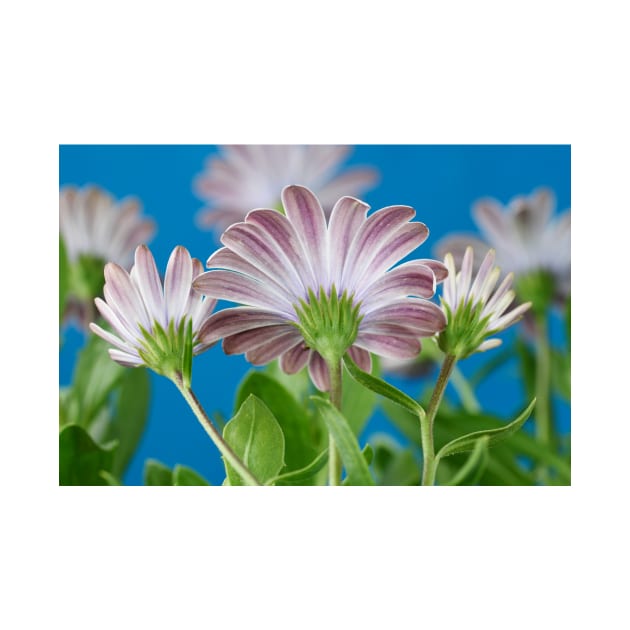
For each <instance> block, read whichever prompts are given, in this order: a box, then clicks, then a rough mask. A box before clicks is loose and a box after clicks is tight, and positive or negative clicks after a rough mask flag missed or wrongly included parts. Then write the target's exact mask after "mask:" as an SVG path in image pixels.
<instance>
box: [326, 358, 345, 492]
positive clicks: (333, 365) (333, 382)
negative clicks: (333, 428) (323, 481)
mask: <svg viewBox="0 0 630 630" xmlns="http://www.w3.org/2000/svg"><path fill="white" fill-rule="evenodd" d="M328 371H329V373H330V402H331V403H332V404H333V405H334V406H335V407H336V408H337V409H339V411H341V394H342V392H341V360H338V361H329V362H328ZM328 483H329V485H331V486H338V485H339V484H340V483H341V458H340V457H339V453H338V451H337V446H336V444H335V440H334V438H333V436H332V434H330V433H329V435H328Z"/></svg>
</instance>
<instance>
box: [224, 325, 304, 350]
mask: <svg viewBox="0 0 630 630" xmlns="http://www.w3.org/2000/svg"><path fill="white" fill-rule="evenodd" d="M289 333H290V334H291V337H292V338H293V339H294V343H295V342H297V341H299V339H300V335H299V333H298V332H297V330H296V329H295V328H294V327H292V326H289V325H288V324H280V325H273V326H260V327H258V328H252V329H250V330H245V331H243V332H240V333H235V334H233V335H230V336H229V337H225V339H224V340H223V349H224V350H225V353H226V354H243V353H245V352H249V351H250V350H253V349H255V348H258V346H262V345H266V344H268V343H269V342H270V341H274V340H276V339H279V338H284V337H286V336H288V335H289Z"/></svg>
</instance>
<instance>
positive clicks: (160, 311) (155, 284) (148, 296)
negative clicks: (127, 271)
mask: <svg viewBox="0 0 630 630" xmlns="http://www.w3.org/2000/svg"><path fill="white" fill-rule="evenodd" d="M131 272H132V274H133V277H134V278H135V280H136V286H137V287H138V291H139V292H140V295H141V296H142V299H143V301H144V303H145V304H146V306H147V310H148V312H149V317H150V318H151V320H152V321H153V320H156V321H157V322H158V323H159V324H160V325H161V326H162V328H166V326H167V319H166V308H165V304H164V293H163V291H162V281H161V280H160V274H159V273H158V270H157V267H156V265H155V259H154V258H153V254H151V252H150V251H149V248H148V247H147V246H146V245H140V246H139V247H137V248H136V253H135V265H134V267H133V269H132V270H131Z"/></svg>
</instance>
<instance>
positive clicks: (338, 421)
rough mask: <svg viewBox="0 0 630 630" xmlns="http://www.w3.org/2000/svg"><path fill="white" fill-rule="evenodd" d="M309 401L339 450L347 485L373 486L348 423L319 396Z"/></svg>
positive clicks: (328, 402)
mask: <svg viewBox="0 0 630 630" xmlns="http://www.w3.org/2000/svg"><path fill="white" fill-rule="evenodd" d="M311 400H312V401H313V403H314V404H315V406H316V408H317V410H318V411H319V413H320V415H321V417H322V419H323V420H324V422H325V423H326V426H327V427H328V431H329V433H330V434H331V435H332V437H333V440H334V441H335V444H336V446H337V449H338V450H339V454H340V456H341V460H342V462H343V464H344V466H345V469H346V473H347V476H348V485H352V486H373V485H374V480H373V479H372V475H371V474H370V470H369V468H368V465H367V462H366V460H365V456H364V454H363V453H362V452H361V449H360V448H359V443H358V442H357V439H356V437H355V435H354V433H353V431H352V429H351V428H350V425H349V424H348V421H347V420H346V419H345V418H344V417H343V415H342V414H341V412H340V411H339V410H338V409H337V408H336V407H335V406H334V405H333V404H332V403H331V402H330V401H329V400H326V399H325V398H321V397H320V396H311Z"/></svg>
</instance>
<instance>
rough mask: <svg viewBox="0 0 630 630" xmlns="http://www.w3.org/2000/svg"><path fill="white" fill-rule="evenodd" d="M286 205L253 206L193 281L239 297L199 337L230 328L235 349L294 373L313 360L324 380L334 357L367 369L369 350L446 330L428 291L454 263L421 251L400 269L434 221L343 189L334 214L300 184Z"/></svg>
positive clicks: (397, 353)
mask: <svg viewBox="0 0 630 630" xmlns="http://www.w3.org/2000/svg"><path fill="white" fill-rule="evenodd" d="M282 203H283V205H284V210H285V213H286V215H285V214H282V213H280V212H277V211H276V210H272V209H257V210H252V211H251V212H249V214H248V215H247V216H246V217H245V220H244V221H243V222H240V223H236V224H234V225H232V226H231V227H229V228H228V229H227V230H226V231H225V233H224V234H223V235H222V237H221V242H222V243H223V245H224V246H225V247H223V248H221V249H219V250H218V251H217V252H215V253H214V254H213V255H212V256H210V258H209V259H208V262H207V266H208V268H209V269H210V271H207V272H206V273H204V274H202V275H201V276H199V277H198V278H197V279H196V280H195V281H194V283H193V286H194V287H195V288H196V289H197V290H198V291H199V292H201V293H203V294H205V295H207V296H208V297H212V298H216V299H225V300H229V301H232V302H236V303H239V304H241V305H242V306H237V307H234V308H228V309H226V310H222V311H219V312H217V313H215V314H214V315H213V316H212V317H211V318H210V319H209V320H208V321H207V322H206V324H205V325H204V326H203V327H202V329H201V330H200V333H199V336H200V338H201V340H202V341H203V342H205V343H207V344H211V343H214V342H215V341H217V340H218V339H221V338H223V348H224V351H225V352H226V353H227V354H241V353H245V356H246V358H247V360H248V361H249V362H250V363H252V364H254V365H264V364H265V363H268V362H269V361H272V360H273V359H276V358H278V357H280V367H281V368H282V369H283V370H284V371H285V372H286V373H288V374H293V373H296V372H298V371H299V370H300V369H302V368H303V367H304V366H305V365H308V369H309V373H310V375H311V378H312V380H313V382H314V383H315V385H316V386H317V387H318V388H319V389H320V390H322V391H326V390H328V389H329V387H330V375H329V371H328V367H327V365H328V362H330V361H333V360H334V361H337V360H340V359H341V358H342V356H343V355H344V354H345V352H348V353H349V354H350V356H351V357H352V359H353V360H354V361H355V362H356V363H357V364H358V365H359V367H360V368H361V369H363V370H365V371H369V370H370V368H371V356H370V352H373V353H375V354H378V355H382V356H388V357H393V358H406V357H413V356H416V355H417V354H418V352H419V351H420V338H421V337H427V336H431V335H434V334H435V333H437V332H439V331H440V330H442V329H443V328H444V325H445V323H446V322H445V317H444V314H443V312H442V310H441V309H440V308H439V307H438V306H437V305H436V304H433V303H432V302H430V301H429V300H428V298H431V297H433V295H434V294H435V288H436V281H437V282H440V281H442V280H443V279H444V278H445V277H446V273H447V272H446V268H445V267H444V265H443V264H442V263H440V262H438V261H434V260H424V259H423V260H413V261H410V262H407V263H404V264H402V265H399V266H398V267H394V268H392V267H393V266H394V265H395V264H396V263H398V262H399V261H400V260H401V259H402V258H404V257H405V256H406V255H407V254H409V253H410V252H411V251H413V250H414V249H415V248H416V247H418V246H419V245H420V244H422V243H423V242H424V241H425V240H426V238H427V236H428V233H429V231H428V229H427V227H426V226H425V225H424V224H422V223H419V222H411V221H410V219H412V218H413V217H414V216H415V211H414V210H413V208H410V207H408V206H390V207H387V208H383V209H382V210H379V211H377V212H374V213H372V214H371V215H370V216H369V217H368V216H367V212H368V209H369V206H368V205H367V204H365V203H363V202H362V201H359V200H358V199H355V198H353V197H342V198H341V199H339V200H338V201H337V203H336V204H335V205H334V208H333V210H332V213H331V215H330V219H329V221H328V222H327V221H326V216H325V214H324V211H323V209H322V207H321V204H320V202H319V201H318V199H317V197H315V195H314V194H313V193H312V192H311V191H310V190H309V189H308V188H305V187H302V186H287V187H285V188H284V189H283V191H282Z"/></svg>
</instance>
